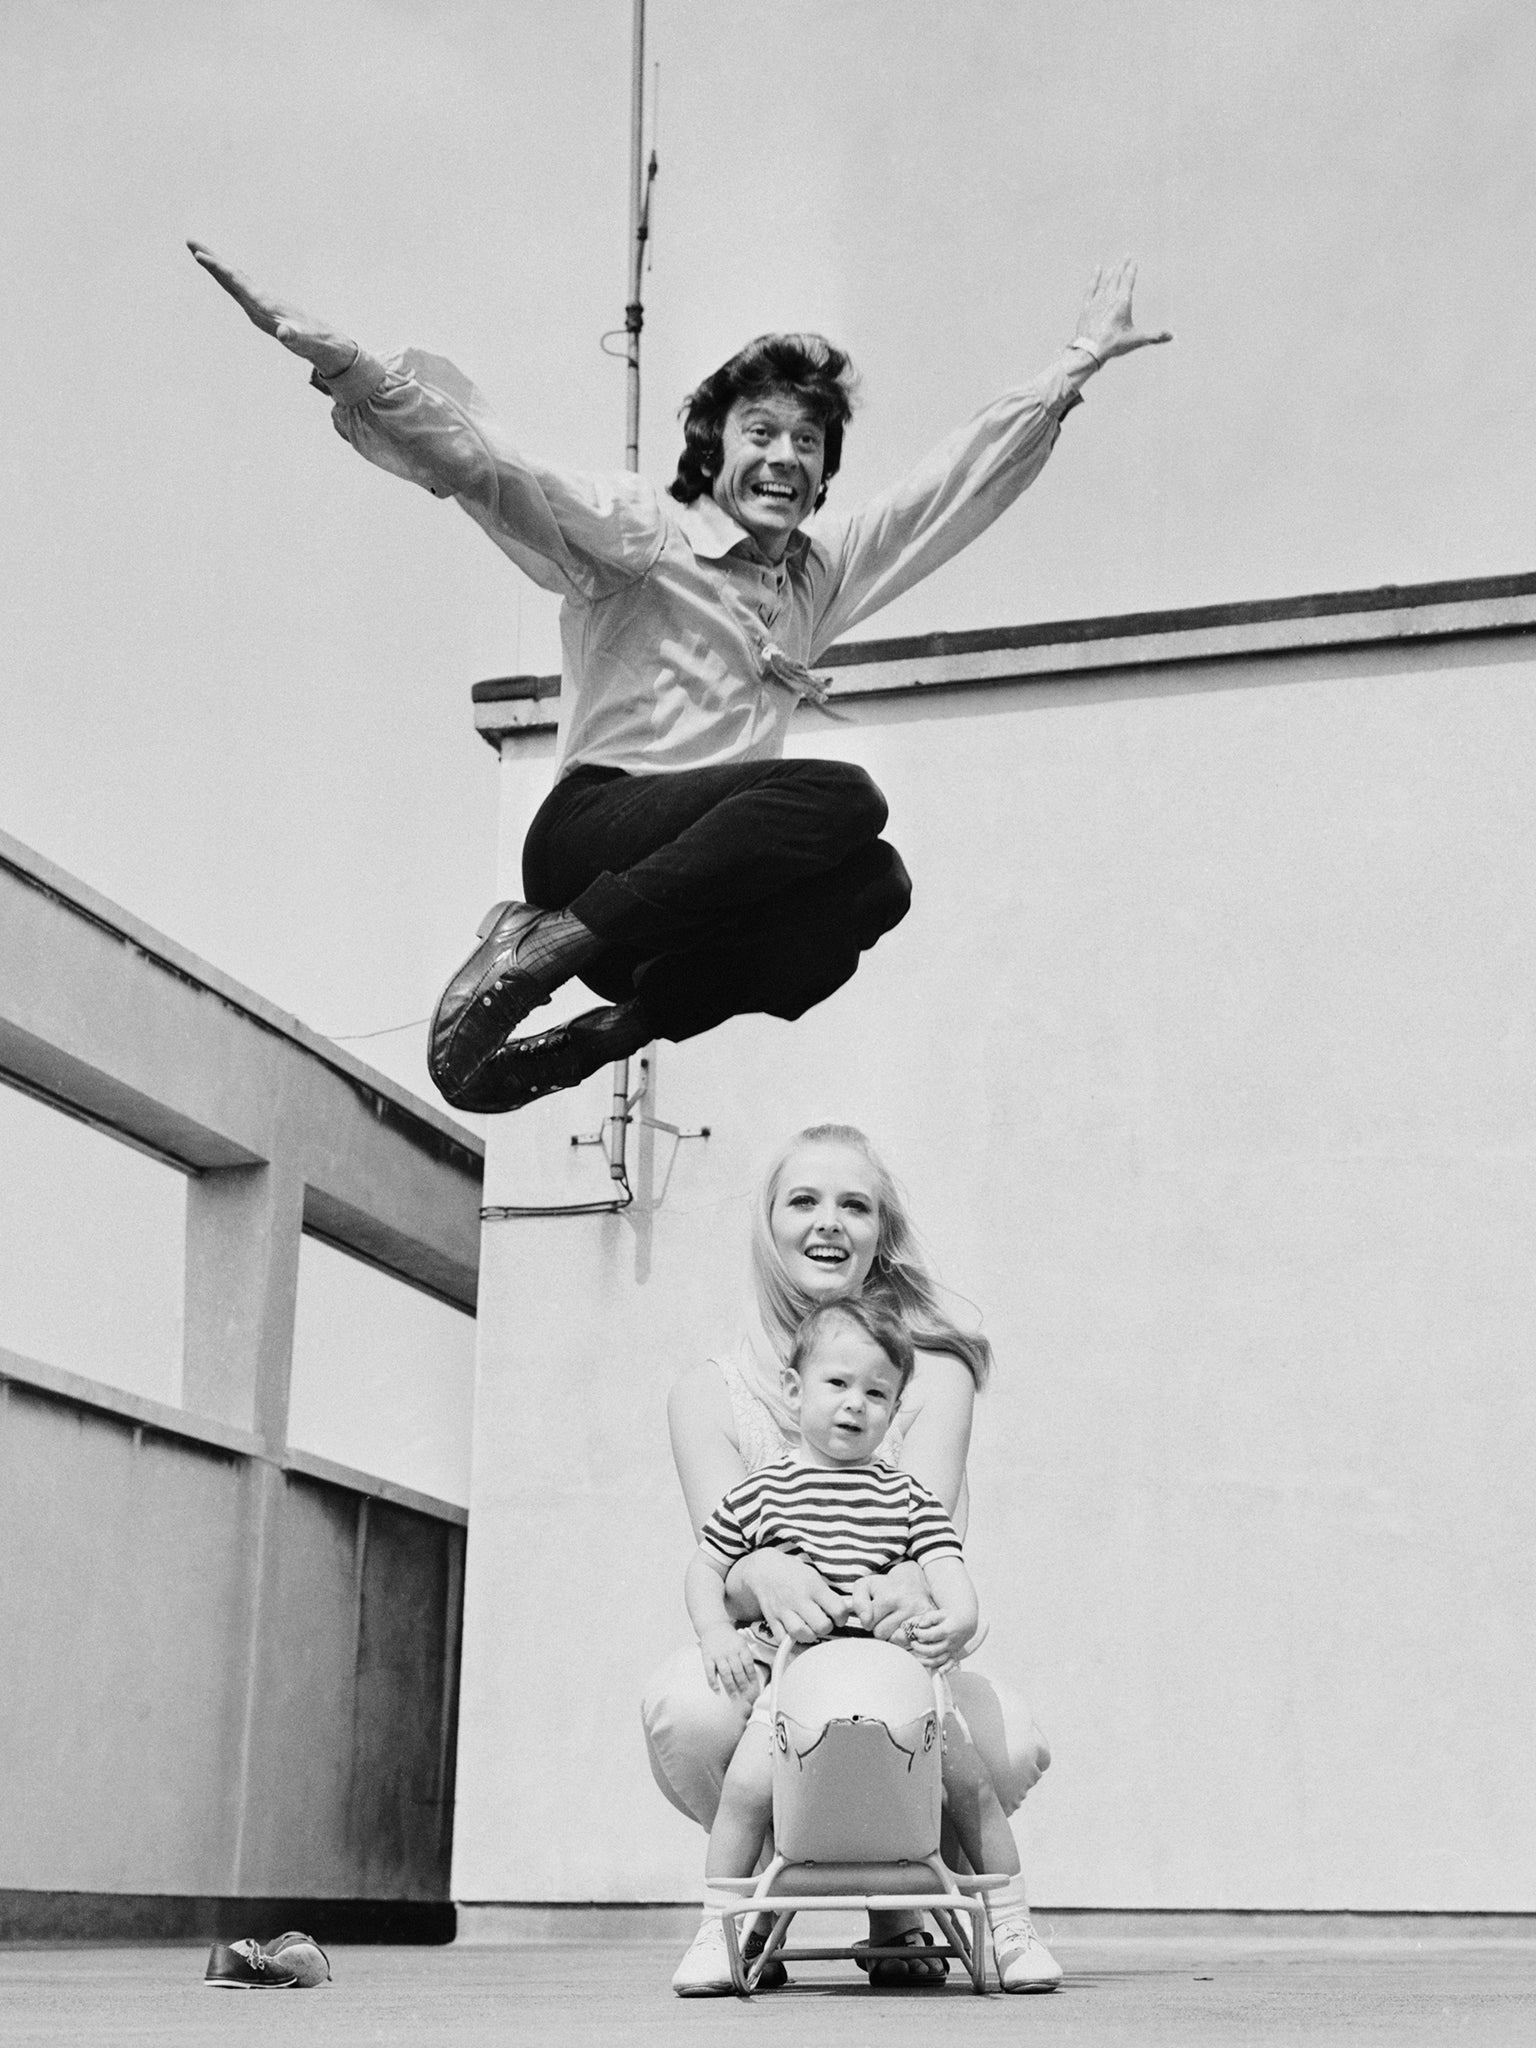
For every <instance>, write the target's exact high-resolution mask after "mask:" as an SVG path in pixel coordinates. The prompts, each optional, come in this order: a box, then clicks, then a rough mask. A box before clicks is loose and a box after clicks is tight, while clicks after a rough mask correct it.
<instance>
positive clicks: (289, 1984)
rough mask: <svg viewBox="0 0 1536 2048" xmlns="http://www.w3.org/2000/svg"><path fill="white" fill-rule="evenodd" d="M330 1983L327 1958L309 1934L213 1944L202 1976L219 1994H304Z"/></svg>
mask: <svg viewBox="0 0 1536 2048" xmlns="http://www.w3.org/2000/svg"><path fill="white" fill-rule="evenodd" d="M330 1980H331V1964H330V1958H329V1957H328V1956H327V1955H326V1953H325V1950H324V1949H323V1948H322V1947H321V1946H320V1944H319V1942H318V1941H316V1940H315V1938H314V1936H313V1935H312V1934H297V1933H291V1934H280V1935H278V1937H277V1939H276V1940H275V1941H269V1942H267V1943H265V1944H263V1943H261V1942H259V1941H216V1942H215V1943H214V1944H213V1947H212V1948H211V1949H210V1950H209V1953H208V1969H207V1972H206V1973H205V1975H204V1977H203V1982H204V1983H205V1984H211V1985H213V1986H214V1988H215V1989H216V1990H219V1991H305V1990H308V1989H310V1987H311V1986H313V1985H316V1984H328V1983H329V1982H330Z"/></svg>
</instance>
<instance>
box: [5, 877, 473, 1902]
mask: <svg viewBox="0 0 1536 2048" xmlns="http://www.w3.org/2000/svg"><path fill="white" fill-rule="evenodd" d="M0 956H3V957H4V958H5V960H6V962H7V970H6V974H5V977H4V979H3V983H0V1079H3V1078H5V1077H7V1076H8V1077H10V1078H11V1079H13V1080H15V1081H17V1082H19V1083H20V1084H22V1085H24V1086H26V1087H27V1088H29V1089H30V1090H32V1091H33V1092H36V1093H38V1094H41V1095H43V1096H45V1097H46V1098H47V1099H49V1100H52V1101H54V1102H56V1103H58V1104H59V1105H60V1106H61V1107H64V1108H68V1109H71V1110H73V1111H75V1112H77V1113H81V1114H85V1115H86V1116H88V1117H89V1118H91V1119H92V1120H93V1121H96V1122H99V1123H101V1124H103V1125H104V1126H105V1127H107V1128H108V1129H111V1130H115V1131H117V1132H118V1133H120V1134H121V1135H123V1136H124V1137H126V1138H129V1139H130V1140H132V1141H133V1142H135V1143H137V1144H139V1145H141V1146H144V1147H146V1148H148V1149H150V1150H153V1151H155V1152H156V1153H158V1154H159V1155H160V1156H161V1157H162V1158H164V1159H167V1160H168V1161H169V1162H170V1163H172V1164H174V1165H177V1166H179V1167H181V1168H182V1169H183V1170H184V1171H186V1172H187V1173H188V1175H189V1182H188V1200H187V1260H186V1289H187V1298H186V1316H185V1327H186V1357H185V1368H184V1374H183V1401H182V1404H181V1405H180V1406H171V1405H167V1404H164V1403H161V1402H158V1401H152V1400H148V1399H145V1398H143V1397H141V1396H138V1395H134V1394H131V1393H126V1392H123V1391H120V1390H116V1389H113V1388H111V1387H110V1386H108V1385H105V1384H102V1383H100V1382H97V1381H94V1380H92V1379H89V1378H85V1377H82V1376H81V1375H79V1374H77V1373H75V1372H69V1371H63V1370H60V1369H59V1368H58V1367H57V1366H55V1365H51V1364H49V1363H48V1362H47V1361H38V1360H32V1359H26V1358H21V1357H17V1356H16V1355H14V1354H11V1353H4V1352H0V1556H3V1557H4V1559H5V1569H4V1571H3V1573H0V1638H3V1640H4V1641H5V1642H6V1643H7V1644H8V1645H9V1646H10V1650H9V1653H8V1654H7V1655H6V1656H5V1657H4V1658H3V1659H0V1749H3V1753H4V1756H5V1764H6V1767H5V1769H4V1771H3V1772H0V1934H3V1933H6V1932H9V1933H11V1934H13V1935H22V1936H26V1937H27V1938H33V1939H36V1938H42V1937H46V1936H48V1935H61V1934H81V1933H93V1932H94V1933H106V1932H125V1931H133V1932H136V1933H160V1934H170V1933H176V1934H191V1933H207V1932H211V1931H214V1930H215V1929H222V1930H223V1931H235V1932H250V1931H252V1928H251V1927H249V1926H246V1925H243V1924H242V1922H243V1918H244V1916H245V1914H246V1913H247V1912H248V1911H251V1912H254V1911H255V1910H256V1906H257V1905H258V1904H259V1903H260V1902H266V1903H267V1907H268V1908H269V1909H270V1911H271V1912H276V1911H277V1908H278V1907H279V1906H280V1907H281V1908H282V1909H283V1910H282V1911H281V1912H280V1913H277V1917H279V1918H288V1917H293V1909H294V1908H296V1907H298V1906H300V1905H302V1906H304V1907H305V1908H306V1918H305V1923H304V1924H309V1923H310V1922H317V1923H318V1924H316V1925H314V1929H313V1931H315V1932H316V1933H319V1934H321V1935H322V1936H323V1934H324V1932H325V1931H326V1929H327V1928H329V1929H330V1930H331V1931H332V1932H333V1934H335V1935H337V1936H340V1935H342V1934H348V1935H352V1936H354V1937H355V1936H357V1935H359V1934H366V1933H369V1932H372V1933H380V1932H389V1933H394V1934H396V1935H402V1936H411V1937H414V1938H417V1939H421V1938H445V1937H446V1936H447V1934H448V1933H449V1932H451V1914H450V1913H449V1911H448V1908H447V1879H448V1869H449V1844H450V1839H451V1832H452V1811H453V1775H454V1736H455V1718H456V1707H457V1679H458V1661H459V1633H460V1625H461V1614H462V1588H463V1569H464V1545H465V1529H466V1524H467V1517H466V1515H465V1513H464V1511H463V1510H462V1509H460V1508H457V1507H454V1506H452V1505H451V1504H449V1503H447V1502H443V1501H439V1500H434V1499H431V1498H428V1497H426V1496H424V1495H420V1494H416V1493H413V1492H412V1491H411V1490H410V1489H408V1488H405V1487H402V1486H398V1485H394V1484H392V1483H390V1482H388V1481H385V1480H381V1479H378V1478H375V1477H373V1476H370V1475H368V1474H366V1473H361V1472H354V1471H350V1470H348V1469H346V1468H345V1467H342V1466H338V1465H335V1464H333V1463H332V1462H330V1461H329V1460H326V1459H322V1458H317V1457H315V1456H313V1455H310V1454H307V1453H305V1452H302V1451H299V1450H296V1449H294V1448H293V1447H291V1446H290V1445H289V1443H288V1436H287V1415H288V1387H289V1373H290V1362H291V1355H292V1342H293V1322H294V1307H295V1290H296V1281H297V1270H298V1256H299V1240H300V1233H301V1230H303V1229H305V1228H308V1229H310V1230H313V1231H315V1232H316V1233H317V1234H320V1235H323V1236H324V1237H325V1238H326V1239H327V1240H329V1241H330V1242H332V1243H337V1244H339V1245H341V1246H342V1247H343V1248H345V1249H348V1250H350V1251H352V1252H354V1253H356V1254H358V1255H359V1256H362V1257H365V1258H367V1259H369V1260H370V1261H372V1262H373V1263H375V1264H377V1265H380V1266H382V1267H384V1268H385V1269H386V1270H387V1271H389V1272H391V1273H393V1274H394V1275H395V1276H396V1277H397V1278H399V1279H401V1280H403V1281H407V1282H409V1283H410V1284H412V1285H415V1286H417V1287H421V1288H424V1289H426V1290H427V1291H429V1292H431V1293H432V1294H434V1295H436V1296H437V1297H438V1298H439V1299H440V1300H443V1301H446V1302H448V1303H449V1304H451V1305H453V1306H455V1307H458V1308H460V1309H463V1310H466V1311H472V1310H473V1307H474V1302H475V1291H476V1281H477V1264H478V1212H479V1204H480V1178H481V1154H480V1147H479V1144H478V1141H477V1140H475V1139H474V1138H473V1137H472V1136H471V1135H470V1134H469V1133H467V1132H465V1131H464V1130H463V1129H462V1128H461V1127H459V1126H458V1125H456V1124H454V1123H453V1122H452V1121H451V1120H450V1119H449V1118H447V1117H445V1116H443V1115H442V1114H440V1113H439V1112H438V1111H437V1110H435V1109H433V1108H431V1107H430V1106H429V1105H427V1104H426V1103H420V1102H417V1101H415V1100H414V1098H412V1097H411V1096H409V1095H407V1094H406V1093H405V1092H404V1091H403V1090H400V1089H398V1088H396V1087H395V1086H394V1085H393V1084H391V1083H390V1082H387V1081H385V1080H384V1079H383V1078H382V1077H381V1076H378V1075H375V1074H373V1073H371V1071H370V1070H369V1069H367V1068H366V1067H363V1066H361V1065H360V1064H359V1063H358V1062H356V1061H354V1060H352V1059H350V1058H349V1057H348V1056H347V1055H346V1054H344V1053H342V1052H340V1051H339V1050H338V1049H337V1048H336V1047H333V1046H330V1045H328V1044H327V1043H326V1042H325V1041H323V1040H320V1039H317V1038H316V1037H315V1036H314V1035H313V1034H312V1033H309V1032H306V1031H305V1030H304V1029H303V1027H302V1026H300V1025H298V1024H296V1023H295V1022H294V1021H293V1020H292V1019H289V1018H285V1017H283V1016H282V1015H281V1013H279V1012H276V1011H274V1010H273V1009H272V1008H271V1007H270V1006H269V1005H266V1004H264V1003H262V1001H261V1000H260V998H258V997H255V996H253V995H251V994H250V992H249V991H246V990H243V989H240V988H239V987H238V986H237V985H235V984H233V983H231V982H229V981H228V980H227V978H225V977H222V976H220V975H218V974H217V973H216V972H215V971H214V970H212V969H210V968H207V967H206V966H204V965H203V963H201V962H199V961H196V960H194V959H192V958H191V956H189V955H187V954H185V953H184V952H183V951H181V949H179V948H177V947H175V946H174V945H173V944H172V943H171V942H170V941H168V940H166V939H164V938H162V937H161V936H160V935H159V934H157V933H153V932H150V931H148V930H146V929H145V928H144V927H142V926H140V925H139V924H137V922H136V921H135V920H133V919H132V918H130V917H128V916H127V914H126V913H123V912H121V911H119V910H117V909H116V908H115V906H113V905H110V904H107V903H105V902H104V901H103V900H102V899H100V898H99V897H97V896H95V895H94V893H93V892H91V891H89V890H86V889H84V888H83V887H82V886H81V885H80V884H78V883H76V882H74V881H72V880H71V878H69V877H67V876H64V875H61V874H60V873H59V872H58V871H57V870H56V869H54V868H52V867H51V866H50V865H49V864H48V863H46V862H44V861H42V860H40V859H39V858H38V857H37V856H36V855H34V854H31V853H30V852H29V851H28V849H26V848H23V847H19V846H17V845H16V843H15V842H14V841H10V840H4V839H0ZM106 1366H107V1361H105V1360H104V1361H103V1373H102V1378H103V1380H105V1379H107V1378H108V1377H110V1375H109V1373H108V1372H107V1370H106ZM266 1931H267V1932H271V1931H274V1930H273V1929H272V1928H267V1930H266Z"/></svg>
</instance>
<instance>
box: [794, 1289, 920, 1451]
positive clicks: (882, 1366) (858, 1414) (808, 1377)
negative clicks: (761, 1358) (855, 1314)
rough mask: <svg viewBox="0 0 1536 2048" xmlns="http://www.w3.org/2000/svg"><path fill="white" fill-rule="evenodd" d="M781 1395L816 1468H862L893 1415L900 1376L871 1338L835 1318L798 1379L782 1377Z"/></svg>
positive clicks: (874, 1449) (878, 1445) (899, 1396)
mask: <svg viewBox="0 0 1536 2048" xmlns="http://www.w3.org/2000/svg"><path fill="white" fill-rule="evenodd" d="M784 1391H785V1395H786V1397H787V1398H788V1401H789V1404H790V1406H791V1408H793V1409H795V1410H796V1411H797V1419H798V1421H799V1424H800V1435H801V1437H802V1439H803V1440H804V1443H805V1447H806V1450H807V1451H808V1452H809V1453H810V1454H811V1455H812V1456H813V1457H814V1458H815V1459H816V1462H817V1463H818V1464H822V1465H867V1464H868V1463H869V1461H870V1459H871V1458H873V1457H874V1455H875V1453H876V1451H878V1450H879V1448H880V1444H881V1440H882V1438H883V1437H884V1435H885V1432H886V1431H887V1430H888V1429H889V1428H890V1426H891V1418H892V1417H893V1416H894V1415H895V1413H896V1405H897V1402H898V1401H899V1400H900V1398H901V1375H900V1374H899V1373H898V1372H897V1370H896V1368H895V1366H894V1365H892V1363H891V1361H890V1360H889V1359H888V1358H887V1357H886V1355H885V1353H884V1352H883V1351H882V1350H881V1349H880V1346H879V1345H878V1344H877V1343H876V1342H875V1341H874V1339H873V1338H872V1337H868V1336H866V1335H865V1333H864V1332H863V1331H862V1330H861V1329H859V1328H858V1327H857V1325H855V1324H853V1323H845V1322H843V1321H841V1320H839V1321H837V1322H835V1323H833V1324H832V1326H831V1327H830V1328H829V1329H827V1330H824V1331H823V1332H822V1334H821V1337H820V1338H819V1340H818V1341H817V1345H816V1349H815V1350H814V1351H813V1352H812V1353H811V1355H810V1357H809V1358H808V1359H807V1360H806V1361H805V1365H804V1368H803V1370H802V1372H801V1373H800V1374H799V1376H798V1377H797V1376H796V1375H795V1374H794V1373H792V1372H786V1373H785V1375H784Z"/></svg>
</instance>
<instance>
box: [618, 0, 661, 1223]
mask: <svg viewBox="0 0 1536 2048" xmlns="http://www.w3.org/2000/svg"><path fill="white" fill-rule="evenodd" d="M644 131H645V0H634V14H633V27H632V32H631V37H630V61H629V265H628V278H627V284H628V292H629V296H628V298H627V299H626V300H625V303H624V336H625V348H624V384H625V393H624V400H625V403H624V467H625V468H626V469H628V470H638V469H639V467H640V330H641V328H642V327H643V326H644V325H645V307H644V305H643V304H642V302H641V298H640V292H641V277H642V274H643V272H644V269H645V245H646V243H647V241H648V240H649V239H650V232H651V186H652V184H653V183H654V182H655V178H656V151H655V150H654V148H653V149H652V151H651V156H650V162H649V164H647V162H646V159H645V133H644ZM632 1107H633V1105H632V1104H631V1102H630V1098H629V1061H628V1060H616V1061H615V1062H614V1068H613V1107H612V1109H611V1110H610V1112H609V1125H610V1131H609V1141H608V1171H609V1173H610V1175H611V1176H612V1178H613V1179H614V1180H616V1181H618V1182H619V1183H620V1185H621V1186H624V1187H628V1185H629V1182H628V1177H627V1174H626V1170H625V1156H624V1155H625V1139H626V1137H627V1135H628V1130H629V1113H630V1110H631V1108H632Z"/></svg>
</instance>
